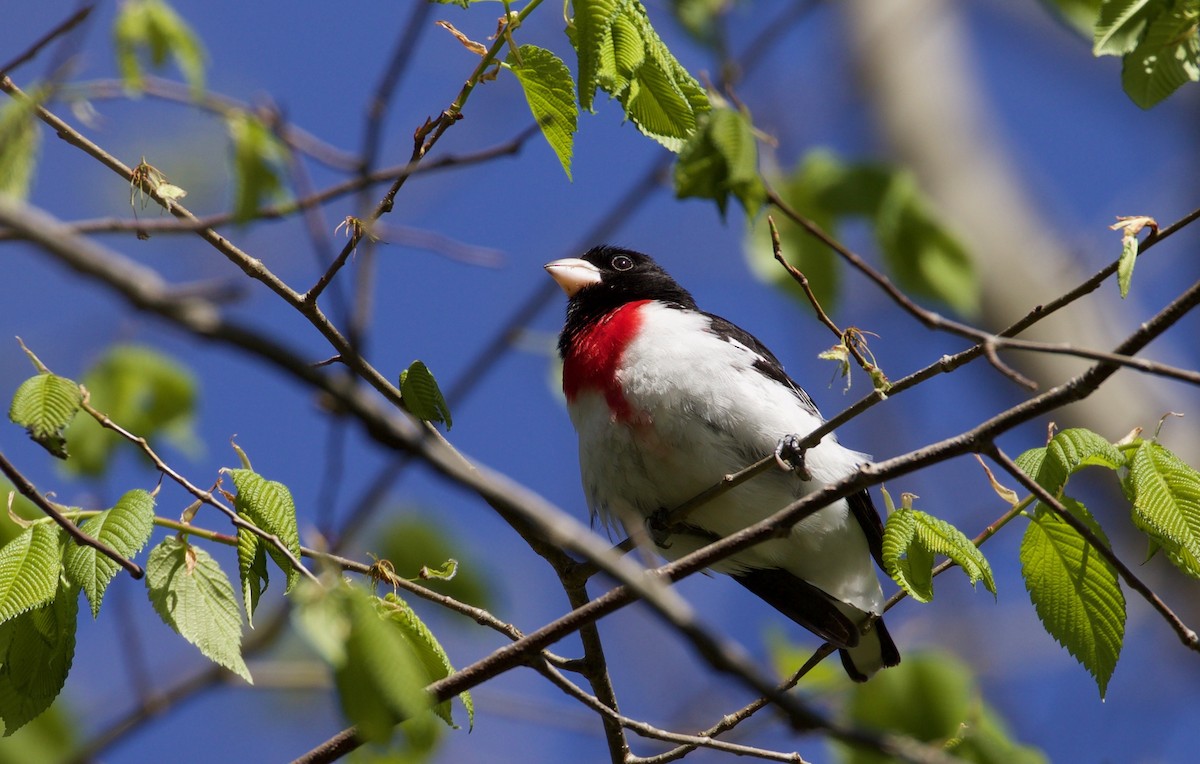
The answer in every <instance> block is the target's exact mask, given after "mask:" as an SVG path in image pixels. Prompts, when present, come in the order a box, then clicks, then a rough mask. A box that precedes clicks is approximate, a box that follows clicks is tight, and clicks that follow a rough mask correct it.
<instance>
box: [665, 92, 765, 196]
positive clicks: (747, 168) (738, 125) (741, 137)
mask: <svg viewBox="0 0 1200 764" xmlns="http://www.w3.org/2000/svg"><path fill="white" fill-rule="evenodd" d="M730 194H733V195H734V196H735V197H737V199H738V201H740V202H741V203H742V208H743V209H744V210H745V211H746V217H747V218H748V219H752V218H753V217H754V216H755V215H756V214H758V210H759V208H760V207H761V206H762V203H763V202H764V201H765V200H766V196H767V192H766V189H765V187H764V186H763V182H762V178H761V177H760V176H759V174H758V145H757V141H756V140H755V138H754V127H753V125H751V124H750V120H749V118H748V117H747V116H746V115H745V114H744V113H742V112H740V111H737V110H735V109H728V108H719V109H714V110H712V111H710V112H707V113H705V114H702V115H701V116H700V126H699V129H698V130H697V131H696V134H695V135H693V136H692V138H691V140H689V141H688V142H687V145H685V146H684V147H683V150H682V151H680V152H679V159H678V160H677V161H676V163H675V196H676V198H679V199H684V198H687V197H693V196H694V197H699V198H702V199H712V200H714V201H715V202H716V203H717V207H718V208H719V209H720V210H721V215H722V216H724V215H725V205H726V203H727V202H728V200H729V195H730Z"/></svg>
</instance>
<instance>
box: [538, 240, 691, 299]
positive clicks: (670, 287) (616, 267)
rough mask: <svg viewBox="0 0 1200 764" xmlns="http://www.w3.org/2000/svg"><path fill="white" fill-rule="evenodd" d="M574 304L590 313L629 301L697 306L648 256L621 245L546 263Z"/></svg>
mask: <svg viewBox="0 0 1200 764" xmlns="http://www.w3.org/2000/svg"><path fill="white" fill-rule="evenodd" d="M546 270H548V271H549V272H550V276H551V277H552V278H553V279H554V280H555V281H557V282H558V285H559V286H561V287H562V288H563V291H564V292H566V293H567V296H568V297H570V298H571V302H572V303H585V304H587V305H588V308H589V310H588V312H589V313H599V314H603V313H607V312H608V311H609V310H612V309H613V308H617V307H620V306H621V305H624V304H625V303H627V302H636V301H638V300H661V301H662V302H665V303H668V304H672V305H679V306H681V307H685V308H695V307H696V302H695V300H693V299H692V296H691V295H690V294H688V291H687V290H686V289H684V288H683V287H681V286H679V284H677V283H676V282H675V279H673V278H671V277H670V275H668V274H667V272H666V271H664V270H663V269H662V267H660V266H659V264H658V263H656V262H654V260H653V258H651V257H650V256H649V255H643V254H642V253H641V252H634V251H633V250H630V249H622V248H620V247H610V246H607V245H605V246H600V247H592V248H591V249H589V250H588V251H587V252H586V253H585V254H584V255H583V257H580V258H568V259H565V260H555V261H554V262H552V263H548V264H547V265H546Z"/></svg>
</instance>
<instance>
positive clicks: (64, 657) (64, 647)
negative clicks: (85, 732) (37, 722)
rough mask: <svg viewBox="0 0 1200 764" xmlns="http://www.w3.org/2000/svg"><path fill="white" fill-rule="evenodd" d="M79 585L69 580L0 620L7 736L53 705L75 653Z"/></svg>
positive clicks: (0, 695) (2, 715)
mask: <svg viewBox="0 0 1200 764" xmlns="http://www.w3.org/2000/svg"><path fill="white" fill-rule="evenodd" d="M78 613H79V590H78V589H75V588H73V587H68V586H66V585H65V584H64V585H63V586H61V587H60V588H59V589H58V594H57V595H56V596H54V599H53V601H52V602H49V603H48V604H45V605H42V606H41V607H38V608H36V609H34V610H29V611H27V612H25V613H22V614H21V615H19V616H17V617H16V618H14V619H12V620H10V621H7V622H5V623H4V624H3V625H0V719H3V721H4V736H5V737H7V736H9V735H11V734H12V733H14V732H16V731H17V730H18V729H20V728H21V727H22V726H24V725H25V724H26V723H27V722H29V721H31V720H32V719H34V718H35V717H37V716H39V715H40V714H41V713H42V712H44V711H45V710H46V709H48V708H49V707H50V704H51V703H53V702H54V699H55V698H57V697H58V695H59V693H60V692H62V688H63V685H64V684H66V681H67V674H68V673H69V672H70V670H71V663H72V661H73V660H74V657H75V625H76V621H77V617H78Z"/></svg>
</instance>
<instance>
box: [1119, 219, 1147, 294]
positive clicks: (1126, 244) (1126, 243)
mask: <svg viewBox="0 0 1200 764" xmlns="http://www.w3.org/2000/svg"><path fill="white" fill-rule="evenodd" d="M1140 248H1141V247H1140V245H1139V244H1138V240H1137V237H1136V236H1130V235H1128V234H1126V235H1125V236H1122V237H1121V257H1120V258H1119V259H1118V260H1117V287H1118V288H1119V289H1120V291H1121V299H1125V297H1127V296H1128V295H1129V285H1130V283H1131V282H1132V281H1133V266H1134V265H1135V264H1136V263H1137V257H1138V250H1139V249H1140Z"/></svg>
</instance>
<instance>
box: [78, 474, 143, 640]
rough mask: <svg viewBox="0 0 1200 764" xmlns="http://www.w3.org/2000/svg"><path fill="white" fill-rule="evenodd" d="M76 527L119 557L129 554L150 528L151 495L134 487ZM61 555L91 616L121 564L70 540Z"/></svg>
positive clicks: (140, 542)
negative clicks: (90, 606) (85, 600)
mask: <svg viewBox="0 0 1200 764" xmlns="http://www.w3.org/2000/svg"><path fill="white" fill-rule="evenodd" d="M79 529H80V530H81V531H83V532H84V533H86V534H87V535H89V536H91V537H92V538H94V539H97V540H98V541H102V542H104V543H105V544H107V545H109V546H110V547H112V548H113V549H114V550H116V551H117V552H118V553H119V554H121V555H122V556H123V557H133V556H134V555H135V554H137V553H138V552H140V551H142V548H143V547H144V546H146V542H147V541H149V540H150V532H151V531H153V530H154V497H153V496H151V495H150V494H149V492H147V491H143V490H142V489H140V488H135V489H134V490H132V491H128V492H127V493H126V494H125V495H124V496H122V497H121V498H120V499H118V500H117V503H116V504H115V505H114V506H113V508H112V509H110V510H107V511H105V512H101V513H100V514H98V515H96V516H95V517H92V518H89V519H88V520H86V521H84V523H83V524H82V525H81V526H79ZM64 557H65V559H64V562H65V565H66V570H67V575H68V576H69V577H70V579H71V581H73V582H74V583H75V584H77V585H78V586H80V587H81V588H82V589H83V591H84V594H86V595H87V598H88V602H90V603H91V605H92V617H93V618H95V617H96V616H98V615H99V614H100V603H101V601H103V599H104V591H105V590H106V589H107V588H108V584H109V583H110V582H111V581H112V579H113V576H115V575H116V574H117V571H119V570H120V569H121V566H120V565H118V564H117V563H116V562H114V561H113V560H111V559H109V558H108V557H106V556H104V555H103V554H101V553H100V552H98V551H96V549H95V548H94V547H90V546H86V545H84V544H76V543H75V542H73V541H72V542H70V543H68V545H67V551H66V554H65V556H64Z"/></svg>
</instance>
